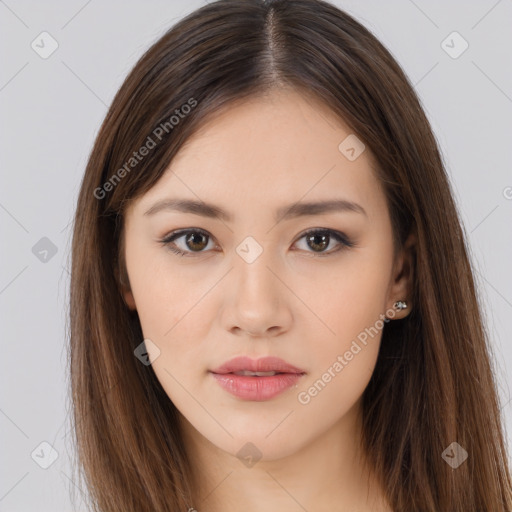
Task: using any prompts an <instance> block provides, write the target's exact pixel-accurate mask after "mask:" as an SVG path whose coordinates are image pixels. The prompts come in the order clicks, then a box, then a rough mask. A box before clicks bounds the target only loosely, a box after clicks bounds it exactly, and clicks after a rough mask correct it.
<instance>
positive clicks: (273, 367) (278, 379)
mask: <svg viewBox="0 0 512 512" xmlns="http://www.w3.org/2000/svg"><path fill="white" fill-rule="evenodd" d="M243 370H247V371H251V372H271V371H275V372H279V373H277V374H276V375H271V376H263V377H258V376H248V375H235V374H234V372H239V371H243ZM210 373H211V374H212V376H213V377H214V378H215V380H216V381H217V383H218V384H219V385H220V386H221V387H222V388H223V389H225V390H226V391H228V392H229V393H231V394H232V395H235V396H237V397H238V398H242V399H243V400H253V401H257V402H261V401H264V400H270V399H271V398H273V397H275V396H277V395H279V394H280V393H282V392H283V391H285V390H286V389H288V388H290V387H292V386H293V385H294V384H296V383H297V382H298V381H299V379H300V378H301V377H302V376H303V375H304V374H305V373H306V372H305V371H304V370H301V369H300V368H297V367H295V366H293V365H291V364H288V363H287V362H286V361H283V360H282V359H279V358H277V357H262V358H260V359H251V358H249V357H236V358H234V359H231V360H230V361H228V362H226V363H224V364H223V365H221V366H219V367H218V368H216V369H215V370H212V371H211V372H210Z"/></svg>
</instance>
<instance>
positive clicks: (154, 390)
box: [70, 0, 512, 512]
mask: <svg viewBox="0 0 512 512" xmlns="http://www.w3.org/2000/svg"><path fill="white" fill-rule="evenodd" d="M280 86H287V87H291V88H293V89H295V90H298V91H302V92H304V93H305V94H309V95H314V97H316V98H318V99H319V100H320V101H322V102H323V103H324V104H325V105H327V106H328V107H329V108H330V109H331V111H332V112H334V113H335V114H337V115H338V116H339V117H340V118H341V119H342V120H343V121H344V122H345V123H346V124H347V125H348V126H350V128H351V130H353V132H354V133H355V134H357V136H358V137H359V138H360V139H361V140H362V141H363V142H364V144H365V145H366V146H367V148H368V149H369V150H370V151H371V152H372V154H373V155H375V156H376V160H377V162H378V165H379V167H378V169H377V174H378V178H379V179H380V180H381V182H382V184H383V186H384V189H385V193H386V197H387V201H388V206H389V211H390V215H391V219H392V224H393V233H394V239H395V248H397V249H398V248H400V247H402V244H403V243H404V241H405V240H406V237H407V235H409V234H410V233H415V235H416V239H417V244H416V250H415V255H414V271H415V280H414V290H413V296H412V297H411V302H412V304H413V305H414V307H413V309H412V311H411V313H410V315H409V316H408V317H406V318H405V319H403V320H400V321H393V322H390V323H389V324H387V325H386V327H385V329H384V332H383V335H382V341H381V349H380V353H379V358H378V361H377V365H376V368H375V371H374V374H373V376H372V378H371V381H370V383H369V385H368V387H367V389H366V390H365V392H364V396H363V420H364V421H363V423H364V430H363V440H364V448H365V453H366V454H367V457H368V460H369V461H370V462H371V465H372V468H373V469H374V470H375V473H376V475H378V478H379V479H380V481H381V482H382V486H383V489H384V491H385V493H386V497H387V499H388V501H389V503H390V504H391V506H392V507H393V509H394V510H395V511H401V512H412V511H422V512H423V511H425V512H427V511H428V512H469V511H478V512H485V511H488V512H505V511H509V510H511V509H512V498H511V494H512V492H511V487H512V485H511V480H510V474H509V469H508V467H507V453H506V450H505V445H504V438H503V431H502V424H501V418H500V409H499V405H498V399H497V391H496V386H495V382H494V377H493V368H492V366H491V362H490V355H489V354H490V347H489V344H488V340H487V337H486V333H485V331H484V328H483V324H482V318H481V312H480V306H479V303H478V299H477V296H476V293H475V284H474V281H473V276H472V270H471V266H470V263H469V259H468V249H467V246H466V241H465V235H464V232H463V230H462V228H461V223H460V220H459V215H458V212H457V210H456V206H455V204H454V200H453V198H452V192H451V189H450V185H449V181H448V179H447V176H446V172H445V169H444V166H443V162H442V159H441V157H440V154H439V150H438V147H437V144H436V141H435V138H434V136H433V134H432V130H431V128H430V125H429V122H428V121H427V119H426V117H425V114H424V112H423V110H422V108H421V106H420V103H419V100H418V98H417V96H416V94H415V92H414V90H413V88H412V87H411V85H410V83H409V81H408V79H407V78H406V76H405V75H404V73H403V71H402V70H401V68H400V66H399V65H398V64H397V63H396V61H395V60H394V59H393V58H392V56H391V55H390V53H389V52H388V51H387V50H386V49H385V48H384V47H383V46H382V45H381V44H380V43H379V42H378V41H377V39H376V38H375V37H374V36H373V35H372V34H371V33H370V32H369V31H368V30H367V29H365V28H364V27H363V26H362V25H360V24H359V23H358V22H356V21H355V20H354V19H353V18H351V17H350V16H348V15H347V14H345V13H344V12H342V11H340V10H339V9H338V8H336V7H334V6H332V5H330V4H329V3H327V2H324V1H321V0H289V1H287V0H276V1H266V2H265V1H263V0H253V1H244V0H221V1H218V2H214V3H210V4H208V5H206V6H204V7H202V8H201V9H198V10H196V11H194V12H193V13H191V14H190V15H188V16H187V17H185V18H184V19H182V20H181V21H180V22H179V23H177V24H176V25H175V26H174V27H172V28H171V29H170V30H169V31H168V32H167V33H166V34H165V35H164V36H163V37H161V38H160V39H159V40H158V41H157V42H156V43H155V44H154V45H153V46H151V48H149V50H148V51H147V52H146V53H145V54H144V55H143V56H142V57H141V59H140V60H139V62H138V63H137V64H136V66H135V67H134V69H133V70H132V71H131V73H130V74H129V76H128V77H127V78H126V80H125V82H124V83H123V85H122V86H121V88H120V90H119V92H118V93H117V95H116V96H115V98H114V100H113V102H112V105H111V107H110V110H109V111H108V114H107V116H106V118H105V120H104V122H103V124H102V126H101V129H100V132H99V134H98V136H97V139H96V142H95V145H94V147H93V149H92V152H91V155H90V158H89V161H88V164H87V168H86V170H85V175H84V178H83V182H82V184H81V190H80V194H79V199H78V204H77V209H76V216H75V221H74V232H73V244H72V271H71V294H70V377H71V387H72V407H73V417H72V421H73V430H74V432H75V436H76V439H75V441H76V446H77V456H78V462H79V475H78V476H79V477H81V478H84V481H85V484H86V486H87V488H88V490H89V493H90V497H91V502H92V506H93V507H94V510H97V511H123V512H127V511H137V512H144V511H148V512H149V511H151V512H155V511H158V512H160V511H162V512H163V511H178V510H186V509H187V506H189V505H190V503H191V496H192V493H193V489H192V488H191V483H190V482H191V481H192V480H191V474H192V473H191V471H192V470H193V468H191V467H190V465H189V463H188V461H187V458H186V454H185V450H184V448H183V443H182V437H181V433H180V431H179V428H178V422H177V414H178V412H177V410H176V408H175V406H174V405H173V403H172V402H171V400H170V399H169V397H168V396H167V395H166V393H165V392H164V390H163V388H162V387H161V385H160V383H159V381H158V380H157V378H156V376H155V374H154V372H153V370H152V367H151V366H150V365H149V366H146V365H143V364H141V363H140V361H139V360H138V359H137V358H136V357H135V356H134V350H135V348H136V347H137V346H138V345H140V343H141V342H142V340H143V334H142V331H141V327H140V323H139V320H138V317H137V313H136V312H130V310H129V309H128V308H127V306H126V304H125V303H124V300H123V298H122V294H121V292H120V289H121V285H122V284H123V283H125V284H126V283H127V282H128V281H127V276H126V269H125V268H124V262H123V258H122V252H123V250H122V231H123V213H124V211H125V208H126V205H127V204H128V203H129V202H130V201H132V200H134V199H135V198H138V197H140V196H141V195H142V194H144V193H145V192H146V191H147V190H149V189H150V188H151V187H152V186H153V185H154V184H155V183H156V182H157V181H158V179H159V178H160V177H161V176H162V175H163V173H164V172H165V170H166V168H167V167H168V165H169V164H170V162H171V160H172V158H173V157H174V155H175V154H176V153H177V151H178V150H179V149H180V147H181V146H182V145H183V144H184V143H185V141H186V140H187V138H188V137H189V136H190V135H191V134H192V133H193V132H194V130H196V129H197V128H199V127H200V126H201V123H202V122H203V121H204V120H205V118H206V116H208V115H211V114H212V113H213V112H215V111H218V110H219V109H221V108H223V107H225V106H226V105H228V104H229V103H230V102H234V101H239V100H243V99H245V98H248V97H249V96H252V95H255V94H258V93H264V92H268V91H270V90H272V89H273V88H276V87H280ZM185 106H187V107H186V108H185ZM150 140H151V142H150ZM142 146H146V147H147V148H149V149H148V151H147V152H145V153H146V155H145V156H144V157H141V158H140V159H135V158H134V157H133V153H134V151H138V150H139V148H141V147H142ZM132 159H133V160H132ZM455 441H456V442H457V443H458V444H459V445H461V446H462V447H463V448H464V449H465V450H467V452H468V454H469V456H468V458H467V460H466V461H465V462H464V463H463V464H462V465H460V466H459V467H458V468H456V469H454V468H452V467H451V466H450V465H449V464H447V462H445V460H444V459H443V457H442V453H443V451H444V450H445V449H446V448H447V447H448V446H449V445H450V444H451V443H452V442H455Z"/></svg>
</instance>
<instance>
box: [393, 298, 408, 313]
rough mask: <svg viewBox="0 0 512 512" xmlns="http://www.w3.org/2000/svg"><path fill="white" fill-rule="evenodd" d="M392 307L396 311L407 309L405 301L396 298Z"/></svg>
mask: <svg viewBox="0 0 512 512" xmlns="http://www.w3.org/2000/svg"><path fill="white" fill-rule="evenodd" d="M393 307H394V308H395V309H397V310H398V311H402V309H407V302H405V300H397V301H396V302H395V303H394V304H393Z"/></svg>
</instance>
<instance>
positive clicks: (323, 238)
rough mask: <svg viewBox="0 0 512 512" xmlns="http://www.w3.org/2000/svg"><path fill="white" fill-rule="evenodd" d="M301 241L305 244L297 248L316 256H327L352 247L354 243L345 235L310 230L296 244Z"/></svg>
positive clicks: (323, 230)
mask: <svg viewBox="0 0 512 512" xmlns="http://www.w3.org/2000/svg"><path fill="white" fill-rule="evenodd" d="M302 240H304V241H305V242H306V243H305V244H303V247H299V248H300V249H303V250H304V251H305V252H309V253H313V255H318V256H324V255H325V256H328V255H329V254H333V253H335V252H338V251H340V250H342V249H344V248H349V247H354V243H353V242H351V241H350V240H349V239H348V237H347V236H346V235H345V234H343V233H341V232H339V231H334V230H332V229H310V230H309V231H307V232H306V233H304V234H303V235H302V236H301V237H300V238H299V240H298V241H297V242H296V243H298V242H300V241H302ZM299 245H300V244H299ZM304 245H305V247H304ZM329 247H330V249H329V250H327V249H328V248H329ZM315 253H316V254H315Z"/></svg>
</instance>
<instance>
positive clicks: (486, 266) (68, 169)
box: [0, 0, 512, 512]
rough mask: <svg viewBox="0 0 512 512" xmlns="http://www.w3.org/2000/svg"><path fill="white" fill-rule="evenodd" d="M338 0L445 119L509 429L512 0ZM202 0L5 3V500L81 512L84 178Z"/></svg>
mask: <svg viewBox="0 0 512 512" xmlns="http://www.w3.org/2000/svg"><path fill="white" fill-rule="evenodd" d="M335 3H336V4H337V5H339V6H340V7H342V8H344V9H345V10H347V11H348V12H349V13H351V14H352V15H354V16H355V17H356V18H357V19H359V20H360V21H361V22H362V23H363V24H364V25H366V26H367V27H368V28H370V29H371V30H372V31H373V32H374V33H375V34H376V35H377V37H379V38H380V40H381V41H382V42H383V43H384V44H385V45H386V46H387V47H388V48H389V49H390V50H391V52H392V53H393V54H394V55H395V57H396V58H397V60H398V61H399V62H400V64H401V65H402V66H403V68H404V69H405V71H406V73H407V74H408V76H409V77H410V79H411V81H412V83H413V84H415V87H416V90H417V92H418V94H419V96H420V98H421V100H422V102H423V105H424V107H425V109H426V111H427V114H428V116H429V119H430V120H431V122H432V125H433V128H434V131H435V133H436V136H437V138H438V140H439V144H440V147H441V150H442V152H443V155H444V158H445V162H446V165H447V169H448V172H449V174H450V177H451V180H452V183H453V185H454V189H455V193H456V200H457V203H458V205H459V208H460V213H461V217H462V220H463V223H464V226H465V229H466V231H467V234H468V241H469V244H470V247H471V252H472V258H473V262H474V265H475V268H476V278H477V281H478V285H479V289H480V292H481V297H482V303H483V306H484V309H485V314H486V317H487V322H488V329H489V332H490V335H491V340H492V344H493V350H494V353H495V360H496V364H497V374H498V379H499V388H500V394H501V399H502V407H503V411H504V414H505V418H506V424H507V426H508V427H509V430H510V425H511V424H512V405H511V403H510V396H511V395H510V382H511V378H512V377H511V375H510V371H509V370H508V369H507V366H508V363H510V362H511V361H512V346H511V344H510V336H509V333H510V331H511V329H512V273H511V271H510V261H512V257H511V256H512V230H511V229H510V226H511V222H510V219H511V213H512V175H511V171H510V169H511V163H512V162H511V160H512V154H511V151H510V144H511V141H512V123H511V121H510V119H511V113H512V71H511V66H510V63H511V62H510V61H511V59H510V49H511V47H512V46H511V45H512V32H511V31H510V26H512V25H511V21H512V2H511V1H510V0H501V1H495V0H481V1H476V0H473V1H464V2H463V1H457V2H446V1H441V0H436V1H429V2H427V1H426V0H415V1H412V0H393V1H388V2H382V1H379V0H365V1H359V2H356V1H348V0H347V1H345V0H338V1H336V2H335ZM203 4H204V2H201V1H197V0H196V1H186V2H185V1H172V2H171V1H169V0H167V1H159V0H151V1H145V2H142V1H140V0H139V1H124V2H122V1H121V0H116V1H108V2H105V1H103V2H100V1H99V0H92V1H88V2H86V1H83V0H78V1H75V0H74V1H67V2H64V1H60V2H57V1H46V2H36V1H24V0H18V1H16V0H7V1H6V2H3V1H0V34H1V38H2V44H1V50H0V51H1V66H0V109H1V114H0V115H1V121H2V122H1V124H0V130H1V137H0V144H1V146H0V168H1V172H2V176H1V179H2V187H1V189H0V223H1V237H2V262H1V266H0V268H1V271H0V272H1V274H0V314H1V320H2V322H1V329H2V353H3V356H2V358H1V362H0V365H1V377H0V378H1V382H0V390H1V392H0V393H1V394H0V428H1V432H2V442H1V448H0V449H1V453H0V457H1V460H2V461H3V463H2V465H1V468H0V510H2V511H35V510H37V511H41V512H43V511H56V510H59V511H64V510H72V505H71V501H70V498H69V493H70V491H71V490H73V489H75V491H76V488H75V487H74V484H73V482H72V479H71V476H72V473H71V470H70V456H71V455H72V446H71V445H70V435H69V428H68V422H67V419H66V418H67V414H68V410H67V394H68V390H67V376H66V372H65V368H66V360H65V356H66V351H65V346H66V330H65V329H66V315H67V290H68V283H69V272H68V268H69V256H68V255H69V247H70V237H71V225H70V221H71V218H72V215H73V209H74V206H75V201H76V197H77V193H78V188H79V184H80V180H81V177H82V174H83V171H84V167H85V164H86V161H87V157H88V154H89V151H90V149H91V146H92V143H93V140H94V137H95V135H96V133H97V131H98V129H99V126H100V123H101V121H102V119H103V117H104V115H105V114H106V110H107V105H109V104H110V102H111V100H112V98H113V96H114V94H115V92H116V90H117V89H118V87H119V86H120V85H121V82H122V80H123V79H124V77H125V76H126V74H127V73H128V71H129V70H130V69H131V67H132V66H133V64H134V63H135V61H136V59H137V58H138V57H139V56H140V55H141V54H142V53H143V51H144V50H145V49H146V48H147V47H148V46H149V45H150V44H151V43H153V42H154V41H155V40H156V39H157V38H159V37H160V36H161V35H162V34H163V33H164V31H165V30H166V29H167V28H168V27H169V26H170V25H172V24H173V23H174V22H175V21H176V20H177V19H179V18H181V17H182V16H183V15H184V14H186V13H188V12H190V11H192V10H194V9H195V8H197V7H199V6H201V5H203ZM43 31H47V32H49V33H50V34H51V36H52V37H53V38H54V39H55V40H56V41H57V42H58V45H59V46H58V49H57V50H56V51H55V52H54V53H53V54H52V55H51V56H50V57H49V58H47V59H43V58H41V57H40V56H39V54H38V53H36V52H35V51H34V50H33V49H32V47H31V43H32V41H34V40H36V43H37V42H38V41H39V45H40V46H41V45H42V44H43V43H41V42H40V39H39V38H38V36H39V34H40V33H41V32H43ZM453 31H457V32H458V33H460V35H461V36H462V37H463V38H464V39H465V40H466V41H467V42H468V44H469V47H468V49H467V50H466V51H465V52H464V53H462V54H461V55H460V56H459V57H458V58H452V57H451V56H450V55H448V54H447V53H446V51H445V49H448V50H449V51H450V52H451V53H452V54H453V53H454V52H458V51H459V50H460V49H462V44H463V42H462V41H461V40H460V39H457V37H456V38H455V39H454V38H453V37H452V38H451V39H450V38H449V39H448V40H447V42H446V43H444V45H445V46H444V47H445V49H443V47H442V41H443V40H445V39H446V38H447V36H448V35H449V34H451V33H452V32H453ZM44 44H45V48H46V49H48V48H49V40H46V41H45V43H44ZM446 45H449V46H451V47H452V48H446ZM43 237H47V238H48V239H49V240H50V241H51V244H54V245H55V247H56V249H57V252H56V254H55V255H52V252H51V247H50V245H49V242H48V240H43V241H40V240H41V239H42V238H43ZM36 244H38V245H36ZM34 246H35V247H36V248H35V249H34V250H33V247H34ZM49 247H50V250H49V252H48V253H44V250H45V249H46V250H48V248H49ZM45 258H46V261H45ZM507 261H508V262H509V264H508V265H507V264H506V262H507ZM507 438H508V439H511V434H510V433H508V434H507ZM43 441H46V442H48V443H50V444H51V445H53V447H54V448H55V450H56V451H57V452H58V454H59V456H58V458H57V459H56V461H55V462H54V463H53V464H52V465H51V466H50V467H49V468H48V469H43V468H42V467H40V465H39V464H40V463H43V464H44V463H45V462H46V463H48V462H49V461H51V458H50V457H51V453H50V450H49V449H48V448H47V447H46V448H45V445H43V446H40V443H41V442H43ZM34 450H36V451H35V452H34ZM33 452H34V453H35V454H34V458H32V457H31V454H32V453H33ZM469 456H471V454H470V455H469ZM5 461H7V462H5ZM36 461H38V463H36ZM78 494H79V493H78ZM79 495H80V494H79ZM79 510H85V507H84V506H82V508H80V509H79Z"/></svg>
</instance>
